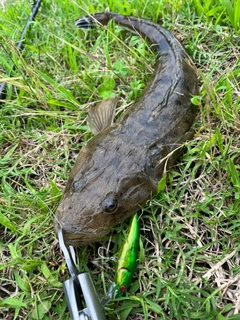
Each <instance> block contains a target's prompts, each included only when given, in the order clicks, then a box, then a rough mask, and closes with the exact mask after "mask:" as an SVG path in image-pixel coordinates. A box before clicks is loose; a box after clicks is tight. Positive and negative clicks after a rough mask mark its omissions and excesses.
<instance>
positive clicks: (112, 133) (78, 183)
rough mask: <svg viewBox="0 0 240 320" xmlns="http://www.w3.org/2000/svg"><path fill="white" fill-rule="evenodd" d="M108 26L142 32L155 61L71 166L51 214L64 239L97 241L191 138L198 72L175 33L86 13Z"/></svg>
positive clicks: (144, 196) (140, 200)
mask: <svg viewBox="0 0 240 320" xmlns="http://www.w3.org/2000/svg"><path fill="white" fill-rule="evenodd" d="M86 19H89V20H91V21H96V20H97V21H98V22H100V23H101V24H107V23H108V21H109V20H111V19H113V20H114V21H115V23H116V24H119V25H121V26H123V27H126V28H128V29H132V30H133V31H135V32H138V33H139V34H141V35H142V36H144V37H145V38H146V39H147V40H148V41H149V42H150V43H151V44H153V45H154V47H155V49H156V51H157V53H158V54H159V59H158V62H157V64H156V67H155V71H154V73H153V75H152V77H151V79H150V81H149V83H148V85H147V87H146V89H145V90H144V92H143V94H142V95H141V97H140V98H139V99H138V100H137V101H136V102H135V103H134V104H133V105H132V106H131V108H129V109H128V111H127V112H125V113H124V114H123V115H122V116H121V117H120V118H119V119H118V121H117V122H116V123H114V124H113V125H111V126H110V127H108V128H106V129H104V130H103V131H102V132H100V133H99V134H97V135H96V136H95V137H93V138H92V139H91V140H90V141H89V142H88V143H87V144H86V145H85V146H84V147H83V148H82V149H81V150H80V153H79V155H78V158H77V160H76V163H75V165H74V166H73V168H72V170H71V172H70V176H69V179H68V182H67V185H66V189H65V191H64V194H63V197H62V200H61V202H60V204H59V207H58V209H57V212H56V218H55V230H56V231H57V230H58V228H59V226H61V227H62V228H63V229H64V233H65V239H66V242H67V243H68V244H71V245H74V246H78V245H86V244H88V243H91V242H94V241H98V240H100V239H101V238H102V237H103V236H104V235H106V234H107V233H108V232H109V230H110V229H111V228H112V227H113V226H114V225H116V224H117V223H119V222H122V221H123V220H125V219H126V218H127V217H129V216H131V215H133V214H134V213H135V212H137V210H139V205H144V204H145V203H146V201H147V200H148V199H149V198H150V196H151V195H155V194H156V193H157V186H158V182H159V180H160V179H161V177H162V174H163V171H164V166H165V161H166V160H164V159H166V158H168V165H171V164H173V163H174V162H175V161H176V159H177V157H178V156H179V153H178V152H175V153H172V154H171V156H170V157H168V155H169V153H171V152H172V151H173V150H175V149H176V148H177V147H179V146H180V145H181V144H182V143H183V142H185V141H186V140H189V139H190V138H191V134H190V133H189V130H190V128H191V126H192V123H193V121H194V119H195V116H196V113H197V108H196V106H194V105H192V104H191V101H190V99H191V97H192V96H193V95H196V94H198V81H197V75H196V69H195V67H194V66H193V64H192V61H191V59H190V58H189V56H188V55H187V53H186V52H185V51H184V49H183V48H182V46H181V45H180V43H179V42H178V41H177V40H176V38H175V37H174V36H173V35H172V34H171V33H170V32H169V31H167V30H165V29H164V28H162V27H161V26H160V25H157V24H155V23H152V22H150V21H147V20H143V19H140V18H135V17H127V16H121V15H118V14H115V13H111V12H105V13H96V14H94V15H92V16H90V17H86Z"/></svg>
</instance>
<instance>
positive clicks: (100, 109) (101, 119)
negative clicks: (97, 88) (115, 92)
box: [88, 98, 118, 135]
mask: <svg viewBox="0 0 240 320" xmlns="http://www.w3.org/2000/svg"><path fill="white" fill-rule="evenodd" d="M117 102H118V98H111V99H106V100H103V101H101V102H100V103H98V104H97V105H96V106H95V107H92V108H91V109H90V110H89V112H88V124H89V126H90V128H91V130H92V133H93V134H94V135H96V134H98V133H100V132H101V131H102V130H104V129H105V128H107V127H109V126H111V125H112V123H113V119H114V116H115V109H116V105H117Z"/></svg>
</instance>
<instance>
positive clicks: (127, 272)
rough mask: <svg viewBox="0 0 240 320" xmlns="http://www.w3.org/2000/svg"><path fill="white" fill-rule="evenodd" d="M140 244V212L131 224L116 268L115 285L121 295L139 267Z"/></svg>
mask: <svg viewBox="0 0 240 320" xmlns="http://www.w3.org/2000/svg"><path fill="white" fill-rule="evenodd" d="M139 246H140V225H139V220H138V214H135V215H134V216H133V218H132V221H131V223H130V226H129V231H128V234H127V237H126V241H125V242H124V244H123V246H122V249H121V250H120V252H119V258H118V264H117V268H116V276H115V281H114V282H115V285H116V290H117V296H121V295H122V294H123V293H124V292H125V291H126V289H127V288H128V287H129V286H130V284H131V282H132V278H133V274H134V272H135V270H136V267H137V259H138V255H139Z"/></svg>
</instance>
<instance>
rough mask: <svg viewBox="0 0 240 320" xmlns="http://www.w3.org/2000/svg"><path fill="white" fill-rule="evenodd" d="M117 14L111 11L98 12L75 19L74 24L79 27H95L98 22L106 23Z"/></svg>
mask: <svg viewBox="0 0 240 320" xmlns="http://www.w3.org/2000/svg"><path fill="white" fill-rule="evenodd" d="M115 15H117V14H115V13H112V12H99V13H95V14H92V15H88V16H85V17H82V18H78V19H77V20H75V26H77V27H78V28H80V29H87V28H95V27H96V25H97V24H98V23H100V24H102V25H107V24H108V22H109V20H110V19H111V18H112V17H113V16H115Z"/></svg>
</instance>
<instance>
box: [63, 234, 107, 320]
mask: <svg viewBox="0 0 240 320" xmlns="http://www.w3.org/2000/svg"><path fill="white" fill-rule="evenodd" d="M58 239H59V244H60V247H61V249H62V251H63V254H64V256H65V259H66V263H67V267H68V270H69V274H70V278H69V279H68V280H66V281H65V282H64V283H63V289H64V293H65V296H66V300H67V304H68V308H69V312H70V315H71V318H72V320H106V316H105V314H104V310H103V306H102V304H101V302H100V299H99V296H98V294H97V291H96V288H95V286H94V283H93V281H92V277H91V275H90V273H89V272H82V273H80V272H79V271H78V269H77V267H76V259H75V252H74V248H73V247H72V246H69V247H67V246H66V244H65V242H64V231H63V229H62V228H60V229H59V230H58ZM84 305H85V307H84Z"/></svg>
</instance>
